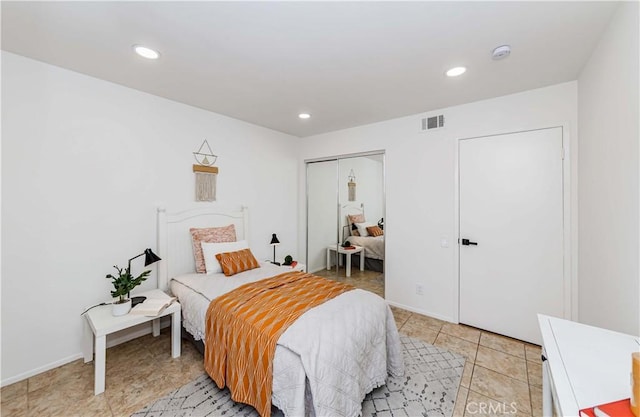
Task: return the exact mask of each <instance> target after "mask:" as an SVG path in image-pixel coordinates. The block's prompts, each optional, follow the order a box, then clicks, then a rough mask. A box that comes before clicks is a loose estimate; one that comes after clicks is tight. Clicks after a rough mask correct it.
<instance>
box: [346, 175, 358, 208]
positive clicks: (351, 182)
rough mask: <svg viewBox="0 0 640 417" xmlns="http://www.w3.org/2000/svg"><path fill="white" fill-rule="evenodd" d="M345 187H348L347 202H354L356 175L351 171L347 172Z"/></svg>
mask: <svg viewBox="0 0 640 417" xmlns="http://www.w3.org/2000/svg"><path fill="white" fill-rule="evenodd" d="M347 187H349V201H356V174H354V173H353V170H351V171H350V172H349V182H348V183H347Z"/></svg>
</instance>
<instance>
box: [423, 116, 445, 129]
mask: <svg viewBox="0 0 640 417" xmlns="http://www.w3.org/2000/svg"><path fill="white" fill-rule="evenodd" d="M421 122H422V125H421V129H420V130H422V131H423V132H426V131H427V130H433V129H440V128H443V127H444V115H442V114H441V115H439V116H430V117H423V118H422V119H421Z"/></svg>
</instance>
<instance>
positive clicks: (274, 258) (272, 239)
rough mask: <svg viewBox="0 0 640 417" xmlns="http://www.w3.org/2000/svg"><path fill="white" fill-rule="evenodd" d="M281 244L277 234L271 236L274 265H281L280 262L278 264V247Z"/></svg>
mask: <svg viewBox="0 0 640 417" xmlns="http://www.w3.org/2000/svg"><path fill="white" fill-rule="evenodd" d="M279 244H280V241H279V240H278V237H277V236H276V234H275V233H272V234H271V243H270V245H271V246H273V262H272V263H273V264H275V265H280V262H276V246H278V245H279Z"/></svg>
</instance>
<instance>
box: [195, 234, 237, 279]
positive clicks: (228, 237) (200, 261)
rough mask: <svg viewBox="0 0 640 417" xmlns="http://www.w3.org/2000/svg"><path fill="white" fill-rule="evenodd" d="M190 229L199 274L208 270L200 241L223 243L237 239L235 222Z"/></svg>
mask: <svg viewBox="0 0 640 417" xmlns="http://www.w3.org/2000/svg"><path fill="white" fill-rule="evenodd" d="M189 231H190V232H191V242H192V244H193V258H194V260H195V261H196V272H197V273H199V274H204V273H205V272H206V271H207V268H206V267H205V264H204V255H203V254H202V245H201V244H200V242H208V243H222V242H235V241H236V227H235V226H234V225H233V224H230V225H229V226H223V227H207V228H203V229H196V228H191V229H189Z"/></svg>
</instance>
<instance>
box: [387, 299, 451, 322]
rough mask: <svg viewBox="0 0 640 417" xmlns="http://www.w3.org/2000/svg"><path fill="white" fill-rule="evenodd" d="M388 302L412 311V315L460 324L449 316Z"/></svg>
mask: <svg viewBox="0 0 640 417" xmlns="http://www.w3.org/2000/svg"><path fill="white" fill-rule="evenodd" d="M386 301H387V304H389V305H390V306H394V307H398V308H401V309H403V310H407V311H411V312H412V313H418V314H422V315H423V316H429V317H433V318H434V319H439V320H444V321H448V322H449V323H455V324H458V322H456V321H455V320H454V319H453V318H452V317H447V316H443V315H442V314H437V313H433V312H431V311H427V310H422V309H419V308H415V307H410V306H406V305H404V304H400V303H396V302H394V301H389V300H386Z"/></svg>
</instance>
